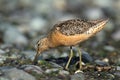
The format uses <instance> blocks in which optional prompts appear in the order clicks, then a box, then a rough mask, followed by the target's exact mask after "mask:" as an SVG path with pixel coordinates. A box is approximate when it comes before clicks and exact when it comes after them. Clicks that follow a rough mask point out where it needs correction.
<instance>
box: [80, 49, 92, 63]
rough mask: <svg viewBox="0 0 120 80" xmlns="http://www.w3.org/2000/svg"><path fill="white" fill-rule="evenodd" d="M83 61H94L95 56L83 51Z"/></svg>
mask: <svg viewBox="0 0 120 80" xmlns="http://www.w3.org/2000/svg"><path fill="white" fill-rule="evenodd" d="M82 61H83V62H85V63H87V62H92V61H93V58H92V57H91V56H90V54H89V53H87V52H85V51H82Z"/></svg>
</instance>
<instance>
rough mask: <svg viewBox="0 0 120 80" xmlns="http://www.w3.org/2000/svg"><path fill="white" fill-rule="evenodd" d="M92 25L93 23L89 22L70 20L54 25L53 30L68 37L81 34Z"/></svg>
mask: <svg viewBox="0 0 120 80" xmlns="http://www.w3.org/2000/svg"><path fill="white" fill-rule="evenodd" d="M94 25H95V22H94V21H93V22H90V21H86V20H80V19H72V20H67V21H63V22H61V23H58V24H55V25H54V28H53V29H54V30H58V31H60V32H61V33H62V34H64V35H67V36H70V35H75V34H82V33H84V32H85V31H87V30H88V29H89V28H91V27H92V26H94Z"/></svg>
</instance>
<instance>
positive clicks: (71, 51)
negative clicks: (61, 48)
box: [65, 46, 73, 69]
mask: <svg viewBox="0 0 120 80" xmlns="http://www.w3.org/2000/svg"><path fill="white" fill-rule="evenodd" d="M72 57H73V50H72V46H70V56H69V60H68V62H67V64H66V66H65V69H68V66H69V64H70V61H71V59H72Z"/></svg>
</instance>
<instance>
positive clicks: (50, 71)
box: [45, 68, 59, 74]
mask: <svg viewBox="0 0 120 80" xmlns="http://www.w3.org/2000/svg"><path fill="white" fill-rule="evenodd" d="M57 71H59V69H57V68H52V69H47V70H45V73H47V74H50V73H52V72H57Z"/></svg>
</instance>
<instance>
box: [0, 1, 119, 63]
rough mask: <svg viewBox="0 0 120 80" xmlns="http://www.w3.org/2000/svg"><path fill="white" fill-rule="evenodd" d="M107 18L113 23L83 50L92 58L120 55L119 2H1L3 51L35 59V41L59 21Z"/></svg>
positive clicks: (83, 45) (1, 49)
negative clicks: (95, 56)
mask: <svg viewBox="0 0 120 80" xmlns="http://www.w3.org/2000/svg"><path fill="white" fill-rule="evenodd" d="M106 17H107V18H109V19H110V20H109V22H108V23H107V25H106V27H105V28H104V30H102V31H101V32H100V33H98V34H97V35H96V36H95V37H94V38H92V39H90V40H87V41H85V42H84V43H82V44H81V45H80V47H82V48H83V49H84V50H87V51H88V52H89V53H90V54H91V55H101V56H102V57H103V56H108V55H109V56H110V60H112V59H111V56H115V58H116V56H117V57H118V55H119V54H120V0H0V51H1V53H6V52H8V53H9V52H10V51H13V52H12V53H11V52H10V54H12V55H13V53H14V54H15V53H16V55H18V54H19V53H20V54H22V53H23V54H25V55H27V56H30V55H31V56H30V57H32V58H33V55H35V44H36V42H37V41H38V40H39V39H40V38H41V37H43V36H44V35H46V34H47V33H48V31H49V30H50V29H51V28H52V27H53V26H54V24H56V23H57V22H59V21H63V20H68V19H75V18H80V19H88V20H95V19H101V18H106ZM15 49H17V50H15ZM66 49H67V50H69V48H64V49H62V50H61V49H55V50H52V51H49V52H46V53H47V54H44V57H45V58H46V56H48V54H50V55H54V56H55V57H60V56H66V55H68V54H66V53H65V51H66ZM51 53H63V54H51ZM99 53H100V54H99ZM113 60H114V58H113ZM117 62H119V63H120V59H119V58H118V60H117Z"/></svg>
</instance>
